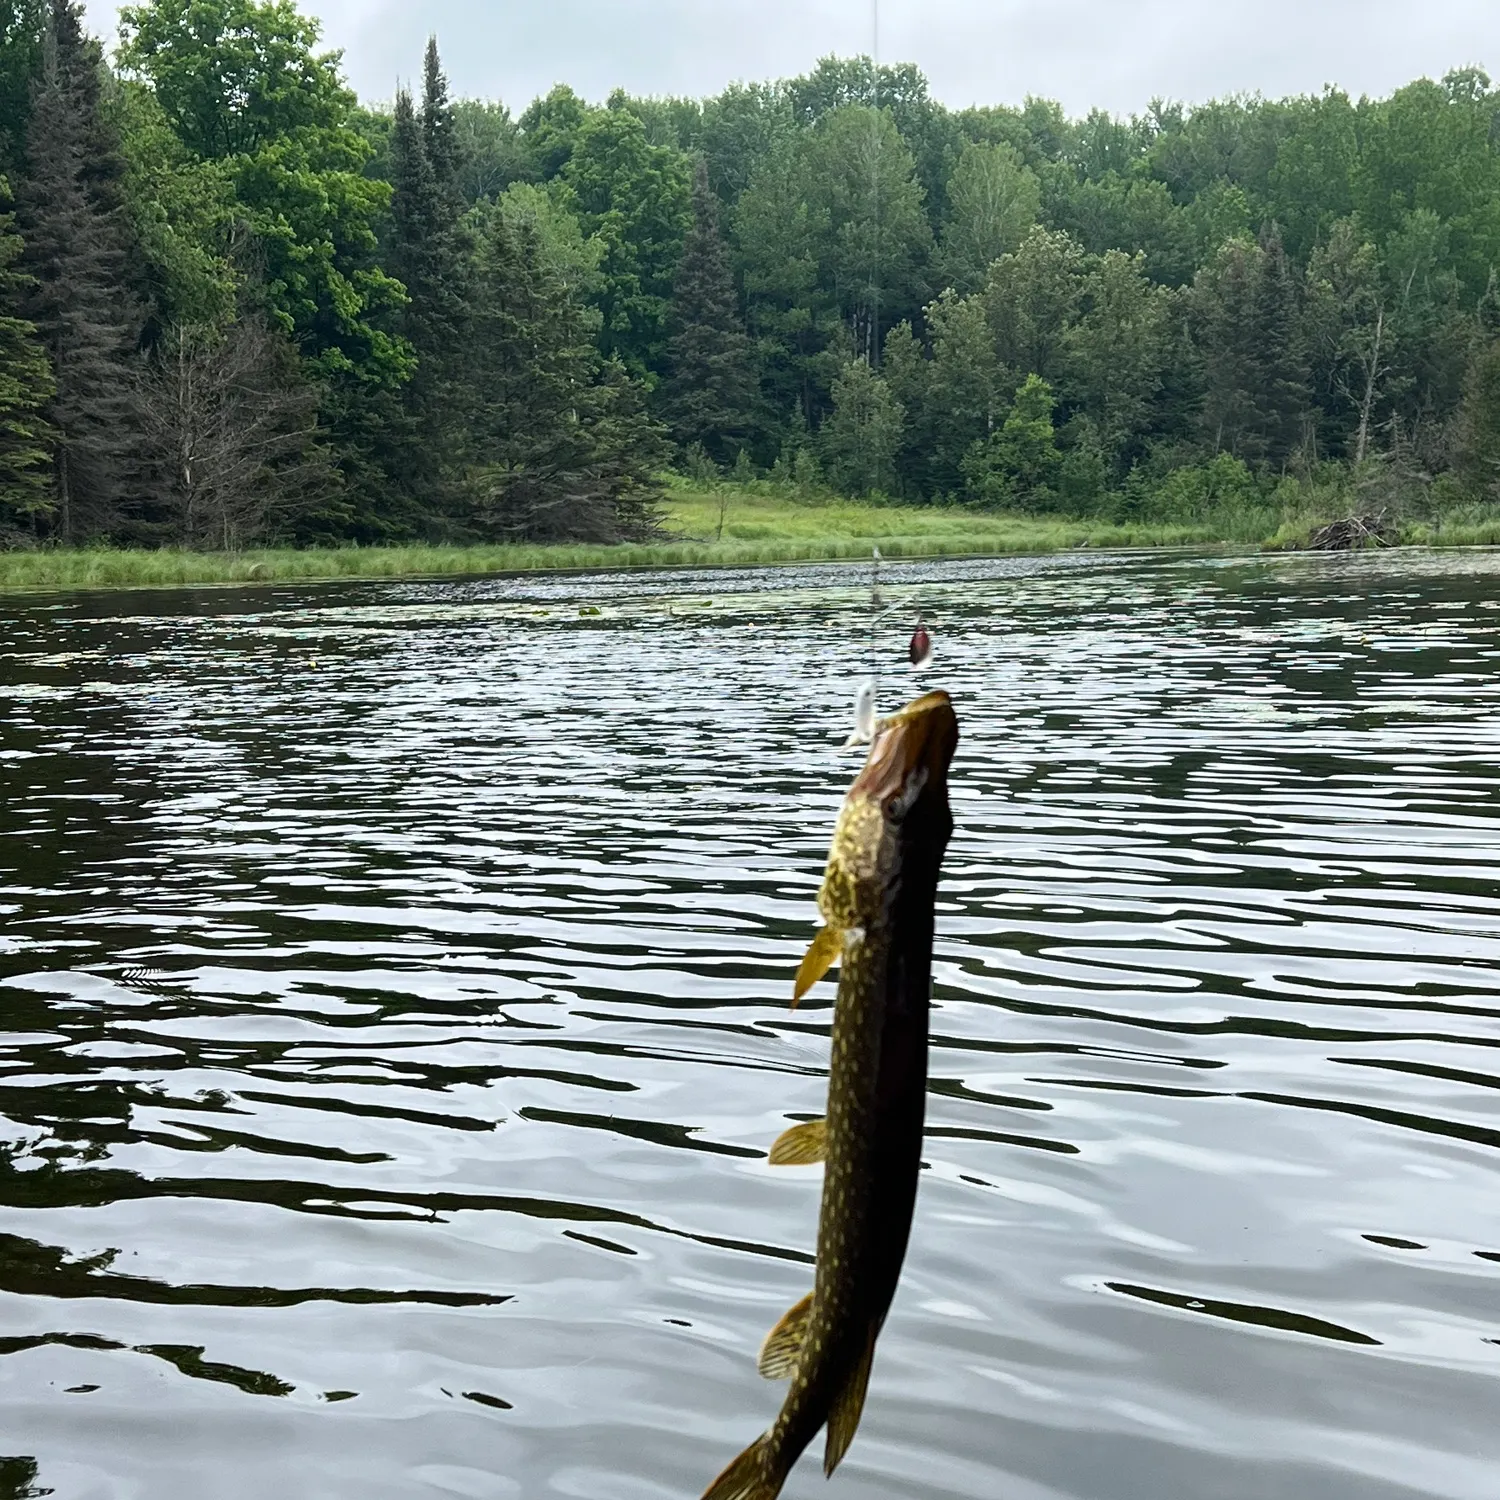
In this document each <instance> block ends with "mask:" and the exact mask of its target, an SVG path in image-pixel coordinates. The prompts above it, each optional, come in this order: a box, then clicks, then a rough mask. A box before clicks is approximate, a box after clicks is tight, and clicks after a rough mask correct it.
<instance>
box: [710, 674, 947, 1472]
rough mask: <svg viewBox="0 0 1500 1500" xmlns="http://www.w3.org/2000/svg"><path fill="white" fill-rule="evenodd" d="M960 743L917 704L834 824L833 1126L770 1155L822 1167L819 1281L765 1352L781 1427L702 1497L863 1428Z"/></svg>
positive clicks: (824, 939) (903, 1204)
mask: <svg viewBox="0 0 1500 1500" xmlns="http://www.w3.org/2000/svg"><path fill="white" fill-rule="evenodd" d="M957 743H958V722H957V719H956V718H955V716H954V713H953V706H952V703H951V701H950V700H949V697H948V695H947V694H946V693H940V692H939V693H929V694H927V695H926V696H925V697H923V698H919V699H918V700H917V701H916V702H915V703H912V704H911V705H909V706H908V707H907V708H905V709H903V710H902V711H901V712H900V713H898V714H896V715H894V716H893V717H891V718H889V719H886V720H884V721H882V722H881V724H880V725H879V726H878V728H877V730H876V733H875V740H874V743H873V744H872V746H871V748H870V754H869V758H868V759H867V760H866V762H865V766H864V769H863V770H862V771H861V772H860V774H859V776H858V777H857V778H856V779H855V782H854V785H853V786H852V787H851V788H850V791H849V795H848V797H847V798H846V799H845V802H844V806H843V809H842V811H841V812H840V814H839V819H838V824H837V827H836V828H835V831H834V836H833V847H832V850H831V852H830V854H829V859H828V868H827V872H826V874H825V876H824V879H823V887H822V890H821V892H820V893H819V897H818V906H819V910H820V911H821V913H822V915H823V918H824V921H825V924H826V925H825V926H824V928H823V929H822V931H821V932H820V933H819V935H818V937H817V938H816V939H815V940H814V942H813V945H812V947H811V949H809V951H808V955H807V957H806V959H804V960H803V964H802V967H801V969H800V970H799V972H798V975H797V982H796V988H795V999H800V998H801V996H802V995H803V994H804V993H805V992H806V991H807V990H808V989H809V988H810V987H811V986H812V985H813V984H814V983H815V982H816V981H817V980H818V979H819V978H821V977H822V975H823V974H824V973H826V972H827V970H828V969H829V968H830V967H831V966H832V965H833V964H834V963H838V964H839V965H840V970H839V989H838V1000H837V1005H836V1009H835V1012H834V1021H833V1056H832V1062H831V1066H830V1069H829V1080H828V1114H827V1119H826V1121H812V1122H809V1123H808V1124H805V1125H798V1126H794V1127H793V1128H792V1129H791V1130H789V1131H788V1132H787V1133H786V1134H785V1135H784V1136H782V1138H781V1139H780V1140H779V1141H778V1142H777V1143H776V1145H775V1147H773V1148H772V1152H771V1160H772V1162H773V1163H788V1164H789V1163H796V1162H808V1161H817V1160H823V1161H826V1164H827V1166H826V1175H825V1178H824V1183H823V1203H822V1212H821V1215H820V1219H819V1224H818V1256H817V1273H816V1279H815V1283H814V1286H813V1290H812V1292H811V1294H810V1295H809V1296H808V1297H806V1298H804V1299H803V1301H801V1302H799V1303H798V1304H797V1305H796V1306H795V1307H793V1308H792V1309H791V1311H790V1312H789V1313H787V1315H786V1317H784V1318H783V1319H782V1321H781V1323H780V1324H778V1325H777V1327H776V1328H774V1329H773V1330H772V1331H771V1334H770V1336H769V1337H768V1338H767V1340H766V1344H765V1347H764V1348H763V1349H762V1351H761V1360H760V1368H761V1373H762V1374H764V1375H767V1376H771V1377H773V1378H776V1377H786V1376H789V1377H790V1379H791V1388H790V1390H789V1391H788V1392H787V1396H786V1400H785V1402H784V1403H783V1405H782V1408H781V1412H780V1415H779V1416H778V1417H777V1419H776V1422H775V1424H774V1425H773V1426H772V1428H771V1430H770V1431H769V1432H767V1433H766V1434H765V1435H764V1436H763V1437H761V1438H760V1439H759V1440H758V1441H757V1442H755V1443H753V1444H752V1445H751V1446H750V1447H749V1448H747V1449H746V1450H745V1452H744V1453H742V1454H741V1455H740V1456H739V1457H738V1458H737V1459H736V1460H735V1461H734V1462H733V1463H732V1464H731V1465H730V1466H729V1468H727V1469H726V1470H725V1471H724V1473H723V1474H721V1475H720V1476H719V1478H718V1479H717V1480H716V1481H715V1482H714V1483H713V1484H712V1485H711V1486H710V1487H709V1489H708V1490H707V1492H706V1493H705V1495H704V1500H775V1497H776V1496H777V1495H778V1494H779V1493H780V1491H781V1487H782V1485H783V1483H784V1482H785V1480H786V1477H787V1475H788V1473H790V1471H791V1469H792V1466H793V1465H794V1464H795V1463H796V1462H797V1459H798V1458H799V1457H800V1456H801V1454H802V1452H803V1451H804V1450H805V1449H806V1448H807V1447H808V1445H809V1444H810V1443H811V1442H812V1441H813V1439H814V1438H815V1437H816V1436H817V1434H818V1431H819V1430H820V1429H821V1428H822V1427H824V1426H825V1425H826V1426H827V1428H828V1436H827V1443H826V1448H825V1452H824V1471H825V1472H826V1473H828V1474H832V1473H833V1471H834V1469H835V1468H836V1467H837V1466H838V1464H839V1462H840V1460H841V1459H842V1458H843V1456H844V1454H845V1452H846V1451H847V1450H848V1447H849V1444H850V1442H851V1441H852V1440H853V1438H854V1433H855V1430H856V1429H857V1427H858V1425H859V1418H860V1413H861V1411H862V1410H863V1407H864V1398H865V1389H866V1386H867V1384H868V1382H869V1377H870V1366H871V1362H872V1360H873V1358H874V1354H875V1341H876V1338H877V1337H878V1336H879V1333H880V1329H881V1326H882V1324H883V1323H884V1322H885V1316H886V1313H887V1311H888V1310H889V1308H890V1305H891V1299H892V1298H893V1297H894V1295H895V1292H896V1283H897V1281H898V1280H899V1279H900V1275H901V1263H902V1261H903V1259H904V1258H905V1255H906V1243H907V1238H908V1235H909V1233H910V1230H911V1219H912V1211H913V1208H914V1207H915V1204H916V1193H917V1177H918V1173H919V1171H920V1167H921V1152H922V1121H923V1113H924V1108H925V1103H926V1093H927V1017H928V1006H929V1000H930V995H931V987H932V937H933V906H934V902H935V899H936V894H937V879H938V871H939V867H940V865H941V862H942V858H943V852H944V850H945V848H946V847H947V843H948V838H949V835H950V834H951V832H952V828H953V820H952V816H951V814H950V812H949V808H948V789H947V773H948V765H949V762H950V761H951V760H952V758H953V752H954V749H955V747H956V746H957ZM795 999H794V1003H795Z"/></svg>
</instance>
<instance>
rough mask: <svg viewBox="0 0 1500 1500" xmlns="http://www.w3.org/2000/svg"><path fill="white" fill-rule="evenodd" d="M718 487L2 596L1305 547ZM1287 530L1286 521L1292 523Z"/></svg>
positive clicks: (144, 555) (4, 576) (1247, 530)
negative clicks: (605, 523)
mask: <svg viewBox="0 0 1500 1500" xmlns="http://www.w3.org/2000/svg"><path fill="white" fill-rule="evenodd" d="M721 498H722V497H720V496H717V495H714V494H708V493H705V494H687V495H684V494H681V493H679V494H676V495H674V496H673V497H672V499H671V500H670V501H669V503H668V504H667V506H666V508H665V510H666V526H667V529H668V530H669V531H670V532H671V533H673V536H674V539H673V540H663V541H659V542H645V543H621V544H615V545H579V544H567V543H563V544H558V545H547V546H543V545H528V544H510V543H507V544H494V545H480V546H469V545H463V544H451V545H450V544H431V545H429V544H404V545H403V544H397V545H392V546H366V547H310V548H305V549H293V548H256V549H253V550H247V551H244V552H187V551H181V550H175V549H162V550H158V551H147V550H144V549H140V550H132V549H124V548H118V549H113V548H79V549H63V548H55V549H44V550H38V551H35V552H4V553H0V593H8V592H31V591H42V590H72V589H129V588H197V587H208V586H216V585H217V586H233V585H245V586H261V585H267V584H278V583H284V584H288V583H291V584H294V583H317V582H340V581H345V582H351V583H352V582H379V581H381V580H396V579H413V580H415V579H422V578H465V577H467V578H479V577H486V576H500V575H506V574H512V575H513V574H526V573H549V572H596V571H597V572H617V571H626V570H630V569H649V568H735V567H769V566H775V565H778V564H789V563H812V562H840V561H848V560H854V559H858V558H867V557H869V555H870V551H871V548H872V547H877V546H878V547H879V548H880V550H881V553H882V555H883V556H884V557H886V558H887V559H890V560H893V561H894V560H902V559H904V560H911V561H915V560H919V559H925V558H942V557H1004V556H1047V555H1051V554H1056V553H1060V552H1068V551H1074V550H1079V549H1083V548H1088V549H1090V550H1101V551H1103V550H1107V551H1129V550H1143V549H1153V548H1166V547H1202V548H1204V549H1210V548H1214V547H1223V548H1225V549H1235V550H1249V551H1259V550H1264V549H1267V548H1270V547H1286V546H1292V547H1295V546H1296V545H1297V543H1296V540H1295V539H1294V538H1292V539H1289V538H1288V536H1287V534H1286V533H1287V527H1286V526H1285V525H1284V524H1281V518H1279V517H1277V516H1275V515H1273V514H1271V513H1269V512H1266V513H1261V512H1256V513H1253V514H1246V513H1238V514H1232V515H1226V516H1225V517H1223V518H1216V519H1220V520H1221V524H1217V525H1210V524H1207V523H1179V522H1159V521H1139V522H1126V523H1113V522H1108V521H1102V520H1061V519H1050V518H1046V517H1032V516H1014V515H990V514H984V513H975V512H972V511H964V510H959V509H956V508H944V507H917V506H882V505H860V504H856V503H853V502H830V503H828V504H820V505H808V504H802V503H797V502H791V501H785V500H780V499H775V498H767V497H762V496H756V495H746V496H738V495H737V496H734V497H732V498H731V499H730V500H729V501H728V503H725V504H723V505H722V509H721ZM1278 527H1280V531H1279V532H1278ZM1401 540H1402V541H1403V542H1408V543H1411V544H1414V545H1425V546H1475V545H1495V544H1500V519H1497V520H1494V521H1490V520H1489V519H1487V518H1486V519H1485V520H1484V521H1482V522H1480V523H1478V524H1466V525H1456V526H1448V527H1444V526H1441V525H1438V526H1432V525H1428V526H1416V527H1410V528H1406V530H1404V531H1403V533H1402V538H1401Z"/></svg>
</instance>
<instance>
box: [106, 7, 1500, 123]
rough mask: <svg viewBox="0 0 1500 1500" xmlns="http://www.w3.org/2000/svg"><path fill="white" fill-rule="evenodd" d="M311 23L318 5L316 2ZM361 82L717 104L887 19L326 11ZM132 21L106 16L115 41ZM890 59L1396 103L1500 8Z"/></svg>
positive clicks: (972, 19) (940, 27)
mask: <svg viewBox="0 0 1500 1500" xmlns="http://www.w3.org/2000/svg"><path fill="white" fill-rule="evenodd" d="M304 4H306V0H304ZM307 8H310V9H311V10H313V11H314V12H315V13H317V14H318V15H319V16H320V17H321V18H322V20H323V23H324V34H325V37H326V40H327V42H328V44H329V45H330V46H333V47H341V48H343V49H344V53H345V68H346V70H347V72H348V74H349V77H350V80H351V82H352V83H353V84H354V85H355V87H356V88H357V89H358V90H359V92H360V94H361V95H362V96H363V97H365V98H367V99H380V98H388V97H390V96H391V94H393V93H394V91H395V87H396V84H397V81H398V80H400V79H410V78H412V77H413V76H414V75H415V74H416V73H417V72H418V71H419V67H420V61H421V50H422V46H423V44H424V42H425V40H426V37H427V35H428V33H429V32H431V31H435V32H437V34H438V37H439V42H440V45H441V47H442V49H443V57H444V61H445V65H446V67H447V69H448V72H449V74H450V76H451V78H452V80H453V84H454V87H455V89H456V90H457V91H458V92H459V93H461V94H478V95H483V96H487V97H491V98H501V99H504V100H505V101H506V102H507V103H510V104H511V105H512V106H514V107H517V108H519V107H521V106H524V104H525V103H526V101H527V100H529V99H531V98H532V97H533V96H535V95H536V94H538V93H543V92H545V91H546V90H547V89H548V88H549V87H550V86H551V85H552V84H553V83H556V82H566V83H570V84H572V85H573V87H574V88H576V89H577V90H578V91H579V92H580V93H582V94H584V95H585V96H587V97H589V98H594V99H602V98H603V97H604V96H605V95H607V94H608V93H609V91H610V90H611V89H612V88H614V87H617V86H622V87H624V88H626V89H629V90H631V91H632V92H635V93H656V94H662V93H671V94H689V95H702V94H708V93H714V92H717V91H718V90H719V89H721V88H722V87H723V86H724V85H725V84H726V83H728V82H730V81H731V80H734V79H759V78H776V77H784V76H788V75H791V74H795V73H800V72H805V71H806V70H807V69H808V68H810V67H811V66H812V65H813V64H814V63H815V62H816V61H817V59H818V58H819V57H822V56H825V55H827V54H828V53H830V52H837V53H839V54H841V55H845V56H847V55H850V54H854V53H859V52H868V51H869V50H870V49H871V44H872V26H871V20H872V16H871V3H870V0H424V3H413V0H313V3H312V4H311V5H310V6H308V7H307ZM113 9H114V8H113V7H112V6H109V5H105V4H99V3H95V4H94V5H92V6H91V7H90V16H91V18H92V21H93V24H94V25H95V26H96V27H98V28H99V29H100V30H102V31H105V32H106V33H108V34H111V35H112V34H113V28H114V20H113ZM880 12H881V29H882V46H881V51H882V55H883V56H884V57H885V58H886V59H888V60H898V59H899V60H901V61H911V62H915V63H917V64H918V65H919V66H921V68H922V69H923V70H924V72H926V74H927V76H928V77H929V79H930V80H931V82H932V86H933V92H934V93H935V94H937V95H938V97H939V98H941V99H944V100H945V101H947V102H948V103H950V104H954V105H963V104H970V103H975V102H978V103H1019V102H1020V101H1021V100H1022V99H1024V98H1025V97H1026V95H1028V94H1041V95H1044V96H1046V97H1050V98H1056V99H1061V100H1062V102H1063V103H1064V104H1065V105H1066V106H1067V107H1068V109H1069V110H1070V111H1071V112H1073V113H1081V112H1083V111H1085V110H1087V109H1089V108H1091V107H1093V106H1095V105H1097V106H1100V107H1102V108H1107V109H1110V110H1113V111H1115V112H1120V113H1129V112H1131V111H1135V110H1140V109H1142V108H1144V107H1145V105H1146V104H1147V103H1148V102H1149V101H1150V100H1151V99H1152V98H1153V97H1157V96H1162V97H1167V98H1174V99H1182V100H1187V101H1189V102H1192V101H1197V100H1202V99H1207V98H1212V97H1215V96H1220V95H1224V94H1228V93H1233V92H1255V91H1259V92H1261V93H1264V94H1268V95H1272V96H1275V95H1280V94H1287V93H1307V92H1316V91H1318V90H1320V89H1321V88H1322V86H1323V85H1324V84H1325V83H1333V84H1337V85H1339V86H1340V87H1343V88H1345V89H1347V90H1348V91H1349V92H1350V93H1352V94H1356V95H1357V94H1360V93H1371V94H1383V93H1388V92H1390V90H1391V89H1393V88H1396V87H1398V86H1399V85H1400V84H1402V83H1405V82H1408V81H1409V80H1410V79H1412V78H1414V77H1418V76H1420V75H1422V74H1427V75H1429V76H1440V75H1441V74H1442V73H1444V72H1446V71H1447V70H1448V69H1449V68H1453V67H1459V66H1463V65H1465V64H1469V63H1480V62H1483V61H1484V60H1485V59H1487V58H1488V59H1491V60H1493V61H1494V63H1495V65H1496V66H1497V67H1500V5H1496V4H1495V3H1494V0H1424V3H1423V4H1422V6H1421V7H1420V11H1417V10H1416V9H1414V7H1413V6H1412V5H1411V3H1410V0H1259V3H1256V0H1223V3H1220V4H1217V5H1212V4H1206V3H1204V0H1135V3H1132V4H1125V3H1122V0H1072V3H1071V4H1068V5H1059V4H1058V3H1057V0H880Z"/></svg>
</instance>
